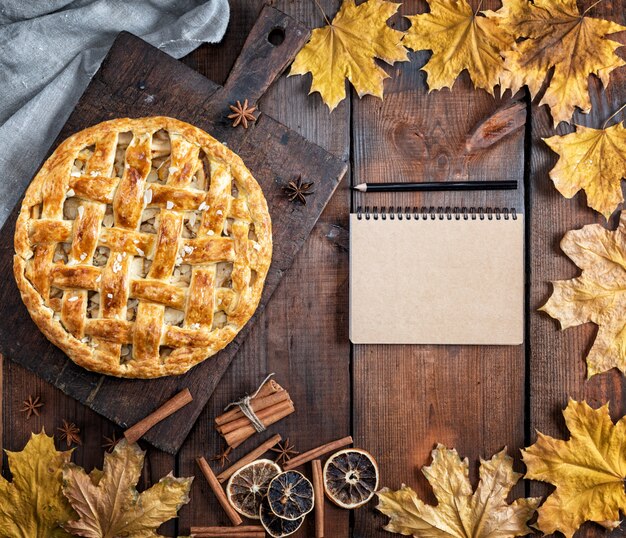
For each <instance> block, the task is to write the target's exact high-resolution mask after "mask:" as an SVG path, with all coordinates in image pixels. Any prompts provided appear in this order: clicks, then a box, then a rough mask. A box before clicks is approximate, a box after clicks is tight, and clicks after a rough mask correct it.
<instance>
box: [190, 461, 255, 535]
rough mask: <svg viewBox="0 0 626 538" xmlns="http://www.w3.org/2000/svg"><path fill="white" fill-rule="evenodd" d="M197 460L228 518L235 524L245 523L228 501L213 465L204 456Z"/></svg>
mask: <svg viewBox="0 0 626 538" xmlns="http://www.w3.org/2000/svg"><path fill="white" fill-rule="evenodd" d="M196 462H197V463H198V466H199V467H200V470H201V471H202V474H203V475H204V477H205V478H206V480H207V482H208V483H209V486H211V489H212V490H213V493H214V494H215V496H216V497H217V500H218V501H219V503H220V504H221V505H222V508H223V509H224V512H226V515H227V516H228V519H230V521H231V523H232V524H233V525H241V524H242V523H243V520H242V519H241V517H239V514H238V513H237V512H236V511H235V509H234V508H233V507H232V506H231V505H230V503H229V502H228V499H227V498H226V493H224V490H223V489H222V486H220V483H219V482H218V481H217V477H216V476H215V474H213V471H212V470H211V467H209V464H208V463H207V461H206V460H205V459H204V458H203V457H202V456H200V457H199V458H196Z"/></svg>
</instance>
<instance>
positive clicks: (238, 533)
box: [191, 527, 265, 538]
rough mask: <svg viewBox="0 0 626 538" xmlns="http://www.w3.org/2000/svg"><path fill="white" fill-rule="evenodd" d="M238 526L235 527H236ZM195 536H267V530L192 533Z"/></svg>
mask: <svg viewBox="0 0 626 538" xmlns="http://www.w3.org/2000/svg"><path fill="white" fill-rule="evenodd" d="M236 528H237V527H235V529H236ZM191 536H192V537H193V538H265V531H264V530H263V531H247V532H234V533H229V534H225V533H214V532H209V533H207V532H197V533H195V534H193V533H192V535H191Z"/></svg>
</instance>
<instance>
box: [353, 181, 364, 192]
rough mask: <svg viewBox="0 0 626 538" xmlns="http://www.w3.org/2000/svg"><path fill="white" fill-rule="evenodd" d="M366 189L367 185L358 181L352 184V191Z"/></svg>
mask: <svg viewBox="0 0 626 538" xmlns="http://www.w3.org/2000/svg"><path fill="white" fill-rule="evenodd" d="M366 189H367V185H366V184H365V183H359V184H358V185H353V186H352V190H353V191H360V192H365V190H366Z"/></svg>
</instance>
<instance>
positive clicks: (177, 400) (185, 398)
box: [124, 389, 193, 444]
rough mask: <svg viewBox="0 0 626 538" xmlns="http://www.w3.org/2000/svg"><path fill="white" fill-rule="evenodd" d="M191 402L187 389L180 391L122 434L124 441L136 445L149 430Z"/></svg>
mask: <svg viewBox="0 0 626 538" xmlns="http://www.w3.org/2000/svg"><path fill="white" fill-rule="evenodd" d="M192 400H193V396H191V392H189V389H183V390H181V391H180V392H179V393H178V394H177V395H176V396H174V397H173V398H170V399H169V400H167V402H165V403H164V404H163V405H162V406H161V407H159V408H158V409H157V410H156V411H155V412H154V413H151V414H149V415H148V416H147V417H146V418H144V419H142V420H140V421H139V422H137V424H135V425H134V426H131V427H130V428H128V429H127V430H126V431H125V432H124V437H126V440H127V441H128V442H129V443H130V444H132V443H136V442H137V441H139V439H140V438H141V437H143V436H144V435H145V433H146V432H147V431H148V430H149V429H150V428H152V427H153V426H156V425H157V424H158V423H159V422H161V421H162V420H163V419H165V418H167V417H169V416H170V415H171V414H173V413H176V411H178V410H179V409H181V408H182V407H185V406H186V405H187V404H188V403H189V402H191V401H192Z"/></svg>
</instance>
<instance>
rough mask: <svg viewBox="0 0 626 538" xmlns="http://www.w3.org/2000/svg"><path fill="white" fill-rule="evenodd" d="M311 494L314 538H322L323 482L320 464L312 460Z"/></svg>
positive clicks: (318, 461)
mask: <svg viewBox="0 0 626 538" xmlns="http://www.w3.org/2000/svg"><path fill="white" fill-rule="evenodd" d="M312 463H313V493H314V495H315V538H324V480H323V478H322V462H321V461H320V460H313V462H312Z"/></svg>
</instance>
